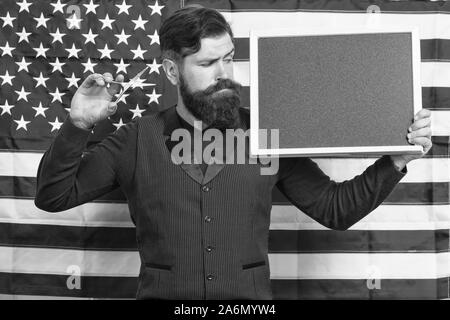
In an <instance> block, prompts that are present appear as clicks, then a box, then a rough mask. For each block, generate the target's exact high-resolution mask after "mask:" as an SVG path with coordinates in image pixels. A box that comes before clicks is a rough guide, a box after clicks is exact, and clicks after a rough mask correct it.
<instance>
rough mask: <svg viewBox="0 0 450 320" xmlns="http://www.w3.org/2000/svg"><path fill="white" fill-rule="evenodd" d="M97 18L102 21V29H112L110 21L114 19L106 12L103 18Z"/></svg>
mask: <svg viewBox="0 0 450 320" xmlns="http://www.w3.org/2000/svg"><path fill="white" fill-rule="evenodd" d="M98 20H99V21H101V23H102V30H103V29H104V28H110V29H111V30H112V23H113V22H114V21H116V20H114V19H110V18H109V15H108V14H106V17H105V19H98Z"/></svg>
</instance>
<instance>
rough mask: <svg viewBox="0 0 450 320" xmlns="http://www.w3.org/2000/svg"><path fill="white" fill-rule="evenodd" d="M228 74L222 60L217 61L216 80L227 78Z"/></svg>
mask: <svg viewBox="0 0 450 320" xmlns="http://www.w3.org/2000/svg"><path fill="white" fill-rule="evenodd" d="M229 76H230V75H229V74H228V72H227V69H226V68H225V65H224V63H223V61H219V63H217V70H216V81H218V80H222V79H228V78H229Z"/></svg>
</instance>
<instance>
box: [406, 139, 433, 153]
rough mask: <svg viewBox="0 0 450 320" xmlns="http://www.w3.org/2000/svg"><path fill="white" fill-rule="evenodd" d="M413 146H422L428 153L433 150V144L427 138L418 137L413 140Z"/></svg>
mask: <svg viewBox="0 0 450 320" xmlns="http://www.w3.org/2000/svg"><path fill="white" fill-rule="evenodd" d="M410 143H411V144H414V145H418V146H422V147H423V149H424V150H425V151H428V150H429V149H430V148H431V145H432V142H431V139H430V138H426V137H417V138H414V139H411V142H410Z"/></svg>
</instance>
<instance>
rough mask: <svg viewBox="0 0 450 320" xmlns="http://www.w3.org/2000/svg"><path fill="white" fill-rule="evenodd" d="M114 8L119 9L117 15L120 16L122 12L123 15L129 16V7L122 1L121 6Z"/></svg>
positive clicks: (117, 5)
mask: <svg viewBox="0 0 450 320" xmlns="http://www.w3.org/2000/svg"><path fill="white" fill-rule="evenodd" d="M116 7H117V8H119V13H118V14H117V15H119V14H121V13H122V12H123V13H125V14H129V13H128V9H129V8H131V7H132V6H131V5H127V3H126V2H125V0H123V2H122V4H116Z"/></svg>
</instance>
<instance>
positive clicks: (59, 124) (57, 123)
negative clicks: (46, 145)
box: [48, 117, 63, 132]
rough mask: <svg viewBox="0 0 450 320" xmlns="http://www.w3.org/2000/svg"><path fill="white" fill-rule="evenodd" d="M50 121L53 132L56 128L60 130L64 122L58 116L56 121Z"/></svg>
mask: <svg viewBox="0 0 450 320" xmlns="http://www.w3.org/2000/svg"><path fill="white" fill-rule="evenodd" d="M48 123H49V124H50V125H51V126H52V131H50V132H53V131H54V130H59V129H60V128H61V126H62V124H63V123H62V122H59V119H58V117H56V118H55V121H54V122H51V121H49V122H48Z"/></svg>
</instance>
